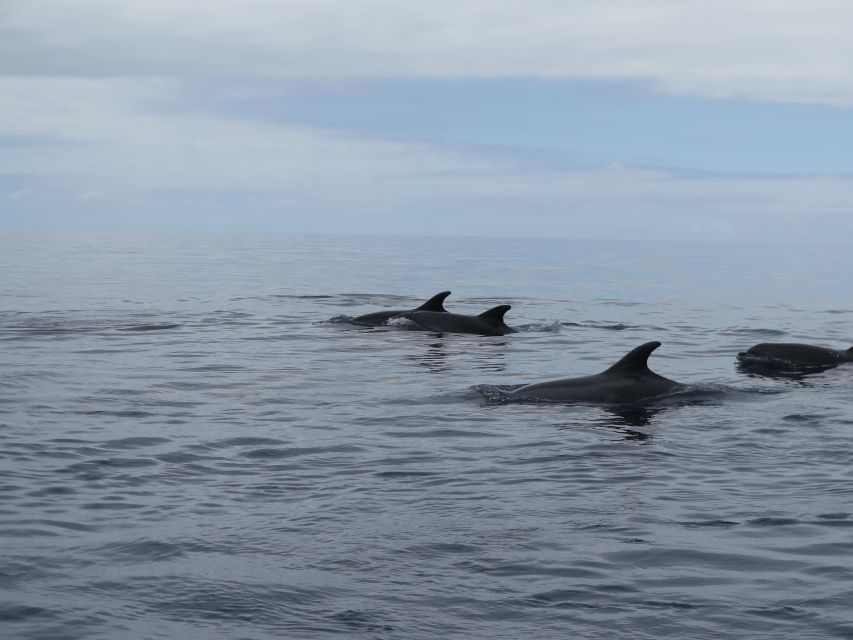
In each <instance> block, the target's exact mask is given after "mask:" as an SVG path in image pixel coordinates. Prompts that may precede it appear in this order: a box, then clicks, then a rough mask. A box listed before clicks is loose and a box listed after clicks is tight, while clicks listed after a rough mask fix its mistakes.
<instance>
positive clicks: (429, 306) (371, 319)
mask: <svg viewBox="0 0 853 640" xmlns="http://www.w3.org/2000/svg"><path fill="white" fill-rule="evenodd" d="M449 295H450V292H449V291H442V292H440V293H436V294H435V295H434V296H433V297H432V298H430V299H429V300H427V301H426V302H424V303H423V304H422V305H421V306H419V307H417V308H416V309H395V310H387V311H374V312H373V313H366V314H364V315H361V316H356V317H355V318H353V319H352V320H350V321H349V322H351V323H353V324H362V325H365V326H368V327H378V326H380V325H383V324H387V322H388V321H389V320H390V319H391V318H396V317H397V316H400V315H402V314H404V313H409V312H412V311H428V312H430V313H447V309H445V308H444V299H445V298H446V297H447V296H449Z"/></svg>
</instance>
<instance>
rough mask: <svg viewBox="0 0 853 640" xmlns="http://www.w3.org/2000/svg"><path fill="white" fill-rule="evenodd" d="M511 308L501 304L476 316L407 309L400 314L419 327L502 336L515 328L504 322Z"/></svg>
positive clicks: (431, 329)
mask: <svg viewBox="0 0 853 640" xmlns="http://www.w3.org/2000/svg"><path fill="white" fill-rule="evenodd" d="M510 309H512V307H510V306H509V305H508V304H502V305H499V306H497V307H494V308H493V309H489V310H488V311H484V312H483V313H481V314H480V315H478V316H465V315H462V314H461V313H438V312H435V311H407V312H406V313H402V314H400V317H402V318H408V319H409V320H411V321H412V322H414V323H415V324H417V325H418V326H419V327H421V328H423V329H427V330H429V331H438V332H441V333H477V334H480V335H481V336H502V335H504V334H505V333H514V332H515V329H513V328H512V327H508V326H506V324H504V314H505V313H506V312H507V311H509V310H510Z"/></svg>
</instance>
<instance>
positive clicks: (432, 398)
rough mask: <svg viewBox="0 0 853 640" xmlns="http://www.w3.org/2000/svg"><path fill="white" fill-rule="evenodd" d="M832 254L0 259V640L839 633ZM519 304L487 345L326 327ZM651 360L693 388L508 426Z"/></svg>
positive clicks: (851, 482)
mask: <svg viewBox="0 0 853 640" xmlns="http://www.w3.org/2000/svg"><path fill="white" fill-rule="evenodd" d="M851 276H853V252H851V251H850V247H849V246H847V247H843V246H838V247H795V246H786V245H769V244H768V245H757V244H756V245H750V244H738V245H734V244H733V245H712V244H707V245H703V244H664V243H659V244H654V243H651V244H650V243H641V244H640V243H628V242H613V243H611V242H599V241H596V242H590V241H571V240H565V241H562V240H554V241H547V240H494V239H488V240H487V239H437V238H431V239H430V238H402V239H401V238H374V237H333V236H329V237H322V236H274V235H270V236H224V235H223V236H192V235H185V236H177V235H176V236H168V235H120V234H102V233H84V232H80V233H35V232H34V233H6V234H3V235H0V637H2V638H4V640H5V639H6V638H10V639H11V638H45V639H51V640H55V639H60V638H129V639H137V638H138V639H142V638H182V639H184V638H186V639H208V638H246V639H262V638H332V637H346V638H349V637H352V638H387V639H389V640H390V639H396V638H400V639H404V638H405V639H408V638H414V639H417V638H424V639H426V638H490V639H496V638H507V639H509V638H512V639H515V638H607V639H608V640H610V639H612V638H654V639H660V638H663V637H666V638H709V639H710V638H714V639H716V638H835V637H838V638H853V447H852V446H851V443H853V393H851V388H853V365H846V366H841V367H838V368H836V369H833V370H830V371H825V372H822V373H818V374H814V375H804V376H778V377H767V376H761V375H756V374H754V373H753V374H750V373H748V372H745V371H741V370H738V368H737V367H736V366H735V354H736V353H737V352H738V351H739V350H742V349H745V348H747V347H749V346H751V345H753V344H755V343H758V342H766V341H808V342H812V343H816V344H823V345H827V346H832V347H836V348H842V347H843V348H847V347H849V346H851V345H852V344H853V295H851V291H853V286H851V285H853V277H851ZM443 289H450V290H452V291H453V295H452V296H451V297H450V298H449V299H448V300H447V302H446V306H447V307H448V309H450V310H454V311H460V312H465V313H479V312H480V311H483V310H485V309H487V308H489V307H491V306H494V305H496V304H501V303H508V304H511V305H512V310H511V311H510V312H509V313H508V314H507V316H506V320H507V323H508V324H510V325H513V326H518V327H520V328H521V329H522V331H521V332H519V333H517V334H512V335H508V336H504V337H479V336H470V335H449V334H446V335H440V334H434V333H430V332H423V331H415V330H411V329H410V328H408V327H405V326H392V327H382V328H364V327H356V326H353V325H351V324H347V323H342V322H330V319H332V318H337V317H339V316H342V315H348V316H352V315H357V314H360V313H366V312H369V311H375V310H379V309H381V308H384V307H391V308H410V307H413V306H417V305H418V304H420V303H421V302H422V301H423V300H425V299H426V298H428V297H429V296H431V295H433V294H434V293H436V292H438V291H441V290H443ZM649 340H660V341H661V342H662V343H663V346H662V347H661V348H660V349H658V350H657V351H656V352H655V353H654V354H653V355H652V357H651V359H650V366H651V368H652V369H653V370H655V371H657V372H658V373H660V374H662V375H665V376H667V377H669V378H673V379H675V380H678V381H680V382H685V383H688V384H689V385H691V387H690V389H691V390H690V391H689V392H687V393H685V394H682V395H680V396H675V397H671V398H667V399H665V400H664V401H661V402H656V403H649V404H647V405H646V406H640V407H596V406H569V405H560V404H535V403H521V404H520V403H508V402H505V401H501V400H500V397H501V394H500V390H501V389H505V388H507V386H512V385H518V384H522V383H530V382H537V381H544V380H548V379H553V378H558V377H566V376H571V375H585V374H591V373H597V372H599V371H601V370H603V369H605V368H606V367H608V366H610V365H611V364H612V363H614V362H615V361H616V360H617V359H618V358H620V357H621V356H622V355H623V354H624V353H625V352H627V351H628V350H629V349H631V348H633V347H635V346H637V345H639V344H641V343H644V342H647V341H649Z"/></svg>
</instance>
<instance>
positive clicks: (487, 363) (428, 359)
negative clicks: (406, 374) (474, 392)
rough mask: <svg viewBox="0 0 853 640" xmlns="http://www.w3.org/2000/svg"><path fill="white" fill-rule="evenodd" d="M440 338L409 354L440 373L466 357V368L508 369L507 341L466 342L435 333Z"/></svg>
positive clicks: (484, 369) (412, 358) (410, 357)
mask: <svg viewBox="0 0 853 640" xmlns="http://www.w3.org/2000/svg"><path fill="white" fill-rule="evenodd" d="M435 335H436V337H437V338H438V339H437V340H434V341H432V342H427V343H425V344H420V345H419V346H422V347H424V349H423V350H421V351H420V352H419V353H416V354H413V355H410V356H408V358H409V359H411V360H414V361H415V362H417V363H418V364H419V365H420V366H422V367H425V368H426V369H428V370H429V371H430V372H434V373H438V372H445V371H449V370H450V369H451V368H452V367H453V360H454V359H455V360H459V359H461V358H464V359H465V360H466V368H467V367H468V366H473V368H475V369H478V370H480V371H489V372H495V371H504V370H505V369H506V347H507V343H506V342H489V343H477V344H466V345H464V346H462V345H460V343H456V342H451V343H448V342H446V341H445V340H444V339H443V338H444V334H440V333H439V334H435Z"/></svg>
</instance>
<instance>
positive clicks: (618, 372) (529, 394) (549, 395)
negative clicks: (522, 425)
mask: <svg viewBox="0 0 853 640" xmlns="http://www.w3.org/2000/svg"><path fill="white" fill-rule="evenodd" d="M659 346H660V342H647V343H646V344H644V345H641V346H639V347H637V348H636V349H634V350H632V351H630V352H629V353H628V354H627V355H626V356H625V357H623V358H622V359H621V360H620V361H619V362H617V363H616V364H614V365H613V366H612V367H610V368H609V369H608V370H607V371H604V372H602V373H599V374H596V375H594V376H584V377H582V378H564V379H562V380H552V381H550V382H540V383H539V384H529V385H527V386H526V387H521V388H520V389H516V390H515V391H513V392H512V393H513V395H516V396H521V397H525V398H532V399H538V400H554V401H558V402H600V403H626V402H637V401H639V400H643V399H645V398H652V397H654V396H659V395H662V394H664V393H668V392H670V391H673V390H675V389H678V388H680V387H683V386H684V385H681V384H679V383H678V382H675V381H673V380H670V379H668V378H664V377H663V376H659V375H658V374H656V373H655V372H653V371H651V370H650V369H649V367H648V364H647V361H648V359H649V355H651V353H652V351H654V350H655V349H657V348H658V347H659Z"/></svg>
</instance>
